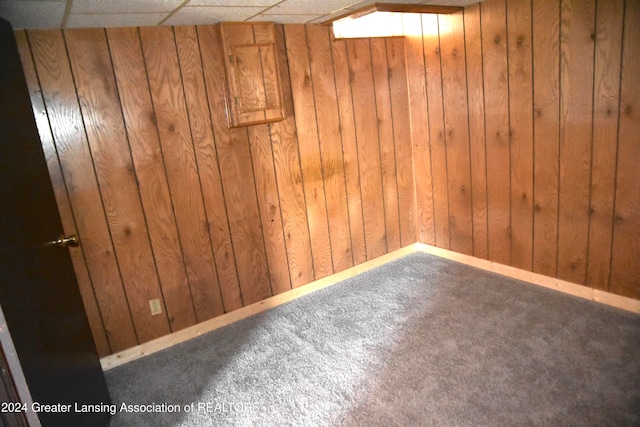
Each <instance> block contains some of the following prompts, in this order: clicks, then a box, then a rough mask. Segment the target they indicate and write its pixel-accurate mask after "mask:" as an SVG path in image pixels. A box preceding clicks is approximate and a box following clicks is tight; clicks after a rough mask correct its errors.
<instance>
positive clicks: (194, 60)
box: [174, 27, 242, 312]
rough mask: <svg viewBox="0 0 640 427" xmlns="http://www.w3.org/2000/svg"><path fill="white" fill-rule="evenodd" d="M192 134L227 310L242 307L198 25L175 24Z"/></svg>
mask: <svg viewBox="0 0 640 427" xmlns="http://www.w3.org/2000/svg"><path fill="white" fill-rule="evenodd" d="M174 34H175V38H176V48H177V51H178V59H179V61H180V70H181V75H182V82H183V85H184V90H185V100H186V103H187V111H188V114H189V124H190V127H191V136H192V138H193V145H194V150H195V158H196V164H197V166H198V176H199V178H200V186H201V190H202V197H203V202H204V207H205V215H206V224H207V225H208V230H209V239H210V241H211V245H212V248H213V256H214V259H215V265H216V272H217V277H218V283H219V284H220V292H221V293H222V302H223V305H224V309H225V311H227V312H228V311H233V310H236V309H238V308H240V307H242V298H241V295H240V285H239V283H238V273H237V271H236V261H235V256H234V254H233V249H232V243H231V234H230V231H229V220H228V216H227V211H226V202H225V199H224V194H223V191H222V182H221V180H220V168H219V165H218V158H217V156H216V152H215V141H214V138H213V128H212V124H211V114H210V112H209V104H208V99H207V90H206V87H205V82H204V73H203V67H202V61H201V54H200V46H199V43H198V36H197V33H196V29H195V27H175V28H174Z"/></svg>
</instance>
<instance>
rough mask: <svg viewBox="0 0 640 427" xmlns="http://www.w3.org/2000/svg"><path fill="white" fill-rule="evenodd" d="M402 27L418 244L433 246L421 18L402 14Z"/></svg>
mask: <svg viewBox="0 0 640 427" xmlns="http://www.w3.org/2000/svg"><path fill="white" fill-rule="evenodd" d="M402 25H403V27H404V29H405V32H407V33H409V34H410V35H409V36H407V37H405V56H406V63H407V86H408V90H409V113H410V115H411V116H410V117H411V139H412V145H413V147H412V148H413V161H414V182H415V186H416V209H417V210H416V218H417V227H418V241H420V242H424V243H428V244H430V245H434V244H435V243H436V237H435V224H434V206H433V180H432V176H433V174H432V173H431V149H430V142H429V110H428V106H427V89H426V80H425V64H424V61H425V56H424V42H423V36H422V20H421V18H420V15H417V14H403V16H402Z"/></svg>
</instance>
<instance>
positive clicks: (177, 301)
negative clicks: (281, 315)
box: [107, 28, 196, 331]
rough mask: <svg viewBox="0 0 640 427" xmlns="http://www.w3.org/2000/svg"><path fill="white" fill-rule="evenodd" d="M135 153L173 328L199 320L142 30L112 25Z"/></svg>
mask: <svg viewBox="0 0 640 427" xmlns="http://www.w3.org/2000/svg"><path fill="white" fill-rule="evenodd" d="M107 36H108V39H109V48H110V52H111V59H112V61H113V68H114V74H115V78H116V82H117V84H118V91H119V96H120V103H121V105H122V112H123V115H124V120H125V126H126V131H127V136H128V138H129V146H130V149H131V156H132V158H133V164H134V166H135V171H136V179H137V182H138V186H139V188H140V196H141V199H142V205H143V208H144V211H145V216H146V220H147V226H148V230H149V238H150V239H151V245H152V248H153V253H154V257H155V260H156V267H157V269H158V277H159V279H160V284H161V287H162V294H163V296H164V299H165V306H166V309H167V314H168V317H169V323H170V325H171V330H172V331H176V330H179V329H182V328H185V327H187V326H191V325H193V324H194V323H196V316H195V312H194V309H193V304H192V302H191V301H192V299H191V290H190V288H189V280H188V278H187V272H186V270H185V267H184V261H183V254H182V248H181V247H180V240H179V237H178V229H177V226H176V223H175V216H174V214H173V206H172V204H171V196H170V194H169V184H168V182H167V178H166V174H165V168H164V162H163V160H162V150H161V148H160V142H159V139H158V130H157V128H156V125H155V122H154V112H153V105H152V104H151V95H150V93H149V86H148V84H147V75H146V73H145V67H144V61H143V59H142V50H141V47H140V39H139V37H138V31H137V30H136V29H135V28H128V29H124V28H122V29H120V28H111V29H108V30H107Z"/></svg>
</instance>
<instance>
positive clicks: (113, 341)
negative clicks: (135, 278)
mask: <svg viewBox="0 0 640 427" xmlns="http://www.w3.org/2000/svg"><path fill="white" fill-rule="evenodd" d="M27 34H28V38H29V43H30V45H31V49H32V55H33V58H34V63H35V66H36V70H37V73H38V78H39V80H40V85H41V88H42V93H43V99H44V102H45V106H46V109H47V115H48V118H49V123H50V126H51V130H52V134H53V138H54V141H55V144H56V151H57V155H58V159H59V161H60V166H61V168H62V173H63V176H64V179H65V184H66V187H67V194H68V195H69V200H70V202H71V206H72V207H73V208H74V214H75V220H76V226H77V231H78V236H79V237H80V239H81V240H82V248H83V251H84V254H85V258H86V262H87V268H88V270H89V274H90V277H91V280H92V283H93V287H94V292H95V295H96V300H97V301H98V307H99V309H100V312H101V314H102V320H103V322H104V326H105V332H106V334H107V338H108V340H109V344H110V345H111V350H112V351H120V350H123V349H125V348H128V347H131V346H134V345H136V344H138V337H137V336H136V331H135V328H134V324H133V319H132V318H131V314H130V312H129V306H128V303H127V299H126V296H125V293H124V288H123V285H122V279H121V277H120V270H119V268H118V264H117V262H116V258H115V253H114V250H113V244H112V242H111V236H110V234H109V228H108V226H107V219H106V216H105V211H104V207H103V205H102V200H101V197H100V191H99V189H98V182H97V179H96V175H95V170H94V168H93V162H92V159H91V153H90V151H89V146H88V143H87V139H86V134H85V133H84V126H83V123H82V116H81V114H80V107H79V105H78V101H77V94H76V90H75V86H74V82H73V77H72V75H71V69H70V66H69V60H68V57H67V53H66V47H65V44H64V39H63V37H62V33H61V32H60V31H57V30H48V31H29V32H28V33H27Z"/></svg>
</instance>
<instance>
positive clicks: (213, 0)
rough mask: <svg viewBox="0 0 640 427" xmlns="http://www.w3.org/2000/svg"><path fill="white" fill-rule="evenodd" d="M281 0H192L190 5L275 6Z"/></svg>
mask: <svg viewBox="0 0 640 427" xmlns="http://www.w3.org/2000/svg"><path fill="white" fill-rule="evenodd" d="M280 1H281V0H190V1H189V3H188V5H189V6H227V7H236V6H242V7H247V6H264V7H267V6H273V5H274V4H276V3H278V2H280Z"/></svg>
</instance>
